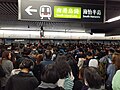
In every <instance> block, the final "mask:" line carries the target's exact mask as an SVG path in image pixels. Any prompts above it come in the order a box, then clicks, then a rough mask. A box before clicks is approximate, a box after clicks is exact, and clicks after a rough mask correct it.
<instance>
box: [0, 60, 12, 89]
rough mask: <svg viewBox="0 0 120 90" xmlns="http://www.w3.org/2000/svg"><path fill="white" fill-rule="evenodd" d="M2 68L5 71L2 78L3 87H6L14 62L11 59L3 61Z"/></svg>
mask: <svg viewBox="0 0 120 90" xmlns="http://www.w3.org/2000/svg"><path fill="white" fill-rule="evenodd" d="M2 68H3V70H4V72H5V77H3V78H1V87H4V86H5V85H6V83H7V81H8V79H9V77H10V75H11V71H12V70H13V63H12V61H10V60H3V61H2Z"/></svg>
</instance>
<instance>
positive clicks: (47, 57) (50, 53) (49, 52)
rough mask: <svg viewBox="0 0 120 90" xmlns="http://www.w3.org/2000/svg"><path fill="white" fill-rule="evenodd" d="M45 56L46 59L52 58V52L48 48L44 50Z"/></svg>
mask: <svg viewBox="0 0 120 90" xmlns="http://www.w3.org/2000/svg"><path fill="white" fill-rule="evenodd" d="M45 57H46V59H51V58H52V52H51V51H50V50H46V51H45Z"/></svg>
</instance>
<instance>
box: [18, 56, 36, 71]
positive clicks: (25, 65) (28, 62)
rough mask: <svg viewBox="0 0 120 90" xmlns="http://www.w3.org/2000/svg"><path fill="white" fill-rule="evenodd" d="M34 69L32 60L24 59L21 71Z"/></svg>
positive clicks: (20, 66)
mask: <svg viewBox="0 0 120 90" xmlns="http://www.w3.org/2000/svg"><path fill="white" fill-rule="evenodd" d="M33 67H34V62H33V61H32V60H30V59H28V58H24V60H23V61H22V62H21V64H20V65H19V68H20V69H28V70H32V69H33Z"/></svg>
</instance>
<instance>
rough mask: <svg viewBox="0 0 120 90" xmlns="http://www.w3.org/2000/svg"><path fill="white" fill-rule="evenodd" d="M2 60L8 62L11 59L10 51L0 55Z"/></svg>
mask: <svg viewBox="0 0 120 90" xmlns="http://www.w3.org/2000/svg"><path fill="white" fill-rule="evenodd" d="M2 59H6V60H10V59H11V52H10V51H4V52H3V53H2Z"/></svg>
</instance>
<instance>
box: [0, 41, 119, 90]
mask: <svg viewBox="0 0 120 90" xmlns="http://www.w3.org/2000/svg"><path fill="white" fill-rule="evenodd" d="M0 56H1V60H0V90H120V85H119V82H120V75H119V73H120V70H119V69H120V46H119V45H115V44H101V43H86V44H82V43H78V44H73V43H72V44H70V43H69V44H65V43H63V44H61V45H60V44H57V45H54V44H49V43H46V44H41V43H39V44H35V43H34V44H30V43H28V44H27V45H22V46H19V45H15V46H14V45H10V46H2V47H1V48H0Z"/></svg>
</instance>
